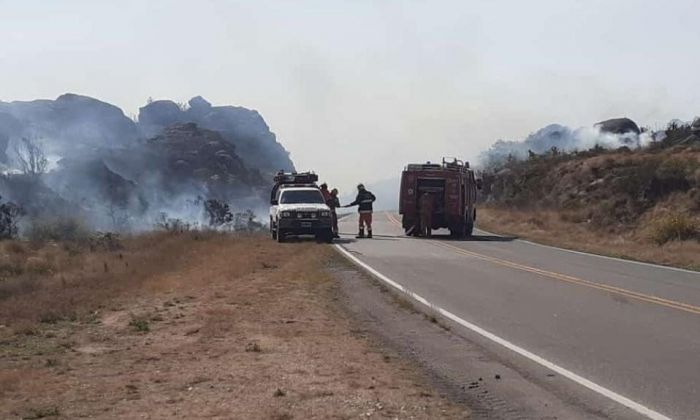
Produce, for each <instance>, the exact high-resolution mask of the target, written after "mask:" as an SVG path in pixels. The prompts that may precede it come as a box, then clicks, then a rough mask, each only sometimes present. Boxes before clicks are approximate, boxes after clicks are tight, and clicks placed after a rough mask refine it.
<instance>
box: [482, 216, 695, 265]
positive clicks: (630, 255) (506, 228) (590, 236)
mask: <svg viewBox="0 0 700 420" xmlns="http://www.w3.org/2000/svg"><path fill="white" fill-rule="evenodd" d="M669 223H670V226H667V225H664V226H659V225H657V226H651V227H650V228H649V229H640V230H630V231H627V232H624V231H623V232H618V231H605V230H602V229H595V228H593V227H591V226H590V225H589V224H588V223H585V222H582V221H580V220H572V219H571V218H570V217H567V213H562V212H558V211H553V210H528V209H524V210H517V209H508V208H498V207H493V206H491V207H489V206H486V207H482V208H480V209H479V216H478V221H477V227H478V228H479V229H483V230H486V231H488V232H493V233H497V234H501V235H509V236H517V237H519V238H522V239H528V240H531V241H534V242H538V243H541V244H545V245H551V246H557V247H561V248H566V249H571V250H575V251H583V252H590V253H594V254H599V255H606V256H612V257H618V258H625V259H630V260H635V261H643V262H649V263H654V264H662V265H668V266H673V267H680V268H686V269H691V270H700V241H698V240H696V239H686V240H678V239H677V238H672V239H670V240H668V241H665V242H664V243H662V244H658V243H657V242H656V241H654V239H653V235H654V234H660V233H658V231H655V229H669V230H673V229H674V226H673V223H674V220H670V221H669ZM675 223H678V222H675Z"/></svg>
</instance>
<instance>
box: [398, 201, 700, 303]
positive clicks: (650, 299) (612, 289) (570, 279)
mask: <svg viewBox="0 0 700 420" xmlns="http://www.w3.org/2000/svg"><path fill="white" fill-rule="evenodd" d="M385 214H386V215H387V218H388V219H389V221H390V222H391V223H393V224H394V225H397V226H401V223H400V222H399V221H398V220H396V218H395V217H394V216H393V215H392V214H389V213H385ZM428 242H429V243H430V244H432V245H435V246H438V247H441V248H444V249H447V250H450V251H454V252H456V253H458V254H461V255H464V256H468V257H473V258H477V259H480V260H483V261H488V262H491V263H493V264H497V265H500V266H504V267H509V268H513V269H516V270H521V271H526V272H529V273H534V274H538V275H540V276H543V277H548V278H552V279H555V280H559V281H563V282H567V283H572V284H577V285H579V286H585V287H589V288H592V289H598V290H603V291H606V292H609V293H614V294H617V295H621V296H625V297H629V298H632V299H637V300H640V301H643V302H647V303H653V304H656V305H661V306H666V307H669V308H673V309H678V310H680V311H685V312H690V313H693V314H698V315H700V307H698V306H694V305H690V304H687V303H683V302H677V301H675V300H670V299H664V298H661V297H658V296H653V295H647V294H644V293H640V292H635V291H632V290H628V289H623V288H621V287H616V286H610V285H607V284H603V283H597V282H594V281H590V280H584V279H581V278H578V277H574V276H569V275H566V274H561V273H556V272H553V271H548V270H543V269H540V268H535V267H530V266H527V265H523V264H519V263H516V262H512V261H508V260H504V259H501V258H496V257H491V256H488V255H484V254H479V253H477V252H473V251H467V250H466V249H463V248H460V247H457V246H454V245H451V244H447V243H444V242H440V241H435V240H429V241H428Z"/></svg>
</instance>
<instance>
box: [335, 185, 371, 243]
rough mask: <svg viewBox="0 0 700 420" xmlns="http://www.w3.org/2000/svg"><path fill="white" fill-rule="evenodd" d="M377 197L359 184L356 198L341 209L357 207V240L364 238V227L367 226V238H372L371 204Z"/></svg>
mask: <svg viewBox="0 0 700 420" xmlns="http://www.w3.org/2000/svg"><path fill="white" fill-rule="evenodd" d="M376 199H377V197H375V196H374V194H372V193H371V192H369V191H367V189H365V186H364V185H362V184H360V185H358V186H357V197H355V201H353V202H352V203H350V204H348V205H345V206H343V207H352V206H359V208H358V211H359V213H360V231H359V233H358V234H357V238H364V237H365V226H367V237H368V238H372V203H374V200H376Z"/></svg>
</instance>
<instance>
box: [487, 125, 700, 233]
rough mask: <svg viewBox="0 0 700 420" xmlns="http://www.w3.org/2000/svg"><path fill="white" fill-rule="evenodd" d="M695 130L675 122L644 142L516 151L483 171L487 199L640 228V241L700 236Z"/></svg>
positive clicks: (618, 227) (618, 228) (699, 155)
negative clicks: (520, 153)
mask: <svg viewBox="0 0 700 420" xmlns="http://www.w3.org/2000/svg"><path fill="white" fill-rule="evenodd" d="M623 123H624V124H623ZM615 124H617V125H618V126H622V125H627V126H628V127H629V124H628V123H626V122H624V121H623V122H621V121H616V122H615ZM635 126H636V124H635ZM698 131H700V121H696V122H695V123H694V124H693V125H690V124H680V125H679V124H675V123H672V124H670V125H669V127H668V128H667V129H666V130H663V131H662V132H659V133H654V134H653V138H654V139H655V140H653V141H651V142H650V143H647V144H646V145H645V146H641V145H640V146H633V147H630V146H628V145H625V144H624V143H620V144H621V145H618V147H614V148H610V147H608V148H606V147H603V145H601V144H597V145H595V146H594V147H592V148H590V149H579V150H576V151H570V152H563V151H562V150H565V149H566V147H564V146H562V147H557V146H556V144H550V148H549V150H547V151H544V152H539V153H535V152H534V151H532V149H529V153H528V155H527V157H525V158H517V157H516V154H514V153H511V154H509V155H508V157H507V158H506V159H505V160H503V161H500V162H497V163H493V161H492V164H491V165H487V167H486V168H485V170H484V171H483V178H484V191H483V198H484V200H485V201H486V202H487V203H490V204H491V205H492V206H496V207H498V208H508V209H514V210H530V211H533V210H534V211H535V212H536V211H537V210H538V209H542V210H547V211H552V210H553V211H556V212H557V213H558V214H559V215H561V217H562V218H563V219H564V220H565V221H567V222H571V223H576V224H582V225H585V226H587V227H589V228H590V229H592V230H599V231H602V232H608V233H626V232H627V233H629V232H636V234H638V238H639V240H647V239H649V238H653V239H654V240H655V241H656V242H659V243H662V242H664V241H665V240H669V239H673V238H674V237H676V238H688V239H692V238H700V137H698V135H697V134H698ZM627 133H629V131H624V133H621V132H617V134H618V135H626V134H627ZM640 134H643V133H642V131H641V130H640ZM564 137H566V136H564ZM627 138H634V137H627ZM526 141H527V140H526ZM531 144H532V143H530V144H528V146H529V145H531ZM664 229H666V230H664ZM664 232H666V235H664V234H663V233H664ZM674 235H675V236H674Z"/></svg>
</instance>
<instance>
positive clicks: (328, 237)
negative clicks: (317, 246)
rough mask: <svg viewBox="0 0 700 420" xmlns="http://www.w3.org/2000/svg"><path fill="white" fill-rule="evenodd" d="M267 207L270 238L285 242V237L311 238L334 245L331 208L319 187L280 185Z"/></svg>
mask: <svg viewBox="0 0 700 420" xmlns="http://www.w3.org/2000/svg"><path fill="white" fill-rule="evenodd" d="M270 204H271V205H270V234H271V235H272V239H276V240H277V241H278V242H284V241H285V240H286V239H287V236H292V235H293V236H299V235H313V236H315V237H316V239H318V240H320V241H323V242H327V243H331V242H333V227H332V221H331V209H330V208H329V207H328V206H327V205H326V203H325V201H324V199H323V194H321V190H319V189H318V187H316V186H296V185H293V184H292V185H280V186H279V188H277V191H276V192H275V194H274V197H272V199H271V201H270Z"/></svg>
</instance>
